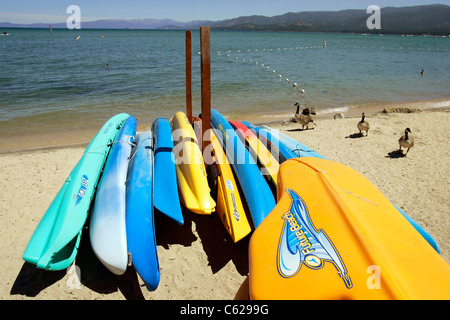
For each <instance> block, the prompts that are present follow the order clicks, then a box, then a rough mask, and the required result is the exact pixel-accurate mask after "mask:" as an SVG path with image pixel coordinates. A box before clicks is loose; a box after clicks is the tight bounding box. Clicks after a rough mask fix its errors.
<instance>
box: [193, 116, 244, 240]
mask: <svg viewBox="0 0 450 320" xmlns="http://www.w3.org/2000/svg"><path fill="white" fill-rule="evenodd" d="M194 131H195V132H196V134H197V139H198V140H200V138H199V137H200V136H201V132H202V131H201V120H200V119H196V120H194ZM210 138H211V144H210V145H209V147H208V148H207V149H205V152H211V155H212V159H211V161H210V166H211V167H210V171H209V172H210V173H209V174H210V175H214V176H213V177H210V178H212V179H217V197H216V198H214V199H216V202H217V207H216V212H217V214H218V215H219V218H220V220H221V221H222V223H223V225H224V227H225V229H226V230H227V232H228V233H229V235H230V237H231V238H232V239H233V241H234V242H238V241H239V240H241V239H242V238H244V237H245V236H246V235H248V234H249V233H250V232H251V231H252V228H251V226H250V222H249V220H248V218H247V215H246V212H245V210H244V206H243V203H242V197H241V195H240V192H239V186H238V184H237V182H236V180H235V178H234V175H233V171H232V169H231V166H230V163H229V162H228V160H227V156H226V154H225V152H224V151H223V148H222V145H221V144H220V142H219V141H218V140H217V137H216V135H215V134H214V131H213V130H211V131H210ZM205 161H206V159H205ZM213 167H215V168H216V169H213ZM214 170H217V172H215V173H214ZM213 189H214V188H213Z"/></svg>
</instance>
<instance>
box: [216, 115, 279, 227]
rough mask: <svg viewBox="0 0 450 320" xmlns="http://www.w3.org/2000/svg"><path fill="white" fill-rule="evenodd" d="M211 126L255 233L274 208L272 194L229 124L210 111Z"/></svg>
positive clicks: (220, 116)
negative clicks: (239, 190) (236, 180)
mask: <svg viewBox="0 0 450 320" xmlns="http://www.w3.org/2000/svg"><path fill="white" fill-rule="evenodd" d="M211 123H212V125H213V127H214V128H215V129H217V131H216V130H215V135H216V137H217V138H218V140H219V141H220V142H221V143H222V146H224V149H225V148H226V155H227V158H228V161H229V162H230V163H231V164H232V167H233V169H234V172H235V174H236V176H237V178H238V180H239V184H240V185H241V188H242V191H243V193H244V197H245V200H246V202H247V205H248V208H249V211H250V215H251V217H252V220H253V224H254V226H255V229H256V228H257V227H258V226H259V225H260V223H261V222H262V221H263V220H264V219H265V218H266V217H267V215H268V214H269V213H270V212H271V211H272V209H273V208H274V207H275V204H276V202H275V199H274V196H273V194H272V191H271V190H270V187H269V185H268V184H267V182H266V180H265V179H264V177H263V175H262V174H261V171H260V170H259V168H258V165H257V164H256V162H255V161H254V160H253V157H252V156H251V155H250V153H249V151H248V150H247V148H246V147H245V146H244V144H243V143H242V141H241V139H240V138H239V137H238V136H237V134H236V132H235V131H234V129H233V127H232V126H231V125H230V123H229V122H228V121H227V120H226V119H225V118H224V117H223V116H222V115H221V114H220V113H219V112H217V111H216V110H211Z"/></svg>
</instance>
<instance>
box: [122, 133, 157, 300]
mask: <svg viewBox="0 0 450 320" xmlns="http://www.w3.org/2000/svg"><path fill="white" fill-rule="evenodd" d="M126 190H127V191H126V231H127V246H128V252H129V254H130V258H131V263H132V264H133V266H134V268H135V269H136V272H137V273H138V274H139V275H140V277H141V278H142V280H144V283H145V285H146V287H147V289H148V290H149V291H154V290H156V288H158V285H159V279H160V271H159V261H158V251H157V249H156V238H155V222H154V215H153V190H154V188H153V136H152V132H151V131H145V132H139V133H137V135H136V146H135V147H134V148H133V150H132V156H131V161H130V164H129V167H128V177H127V188H126Z"/></svg>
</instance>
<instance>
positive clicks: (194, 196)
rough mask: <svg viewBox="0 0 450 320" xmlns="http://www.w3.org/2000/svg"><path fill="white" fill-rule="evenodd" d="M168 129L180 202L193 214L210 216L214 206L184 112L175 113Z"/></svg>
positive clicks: (193, 134) (195, 141)
mask: <svg viewBox="0 0 450 320" xmlns="http://www.w3.org/2000/svg"><path fill="white" fill-rule="evenodd" d="M171 126H172V137H173V142H174V149H173V151H174V155H175V164H176V171H177V183H178V190H179V193H180V200H181V202H182V203H183V205H184V206H185V207H186V208H187V209H189V210H190V211H192V212H194V213H198V214H211V212H214V210H215V207H216V203H215V202H214V200H213V199H212V198H211V196H210V189H209V186H208V180H207V177H206V169H205V164H204V162H203V155H202V152H201V150H200V147H199V145H198V142H197V138H196V136H195V133H194V129H193V128H192V125H191V124H190V123H189V121H188V119H187V117H186V114H184V113H183V112H177V113H175V116H174V117H173V118H172V120H171ZM156 187H157V186H156Z"/></svg>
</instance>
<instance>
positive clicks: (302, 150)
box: [261, 126, 325, 159]
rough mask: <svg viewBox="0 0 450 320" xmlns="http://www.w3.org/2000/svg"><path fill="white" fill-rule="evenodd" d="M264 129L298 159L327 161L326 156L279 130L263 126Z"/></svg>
mask: <svg viewBox="0 0 450 320" xmlns="http://www.w3.org/2000/svg"><path fill="white" fill-rule="evenodd" d="M261 128H262V129H264V130H266V131H269V132H270V133H271V134H272V135H274V136H276V137H277V138H278V140H280V142H282V143H283V144H284V145H285V146H286V147H287V148H289V150H291V151H292V152H293V153H294V154H295V155H296V156H297V157H314V158H321V159H325V157H324V156H322V155H321V154H319V153H317V152H316V151H314V150H313V149H311V148H310V147H307V146H305V145H304V144H303V143H300V142H298V141H297V140H295V139H294V138H291V137H289V136H288V135H286V134H284V133H283V132H280V131H279V130H276V129H273V128H271V127H268V126H261Z"/></svg>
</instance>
